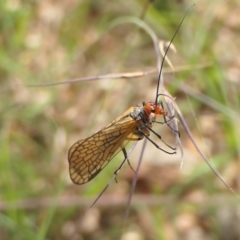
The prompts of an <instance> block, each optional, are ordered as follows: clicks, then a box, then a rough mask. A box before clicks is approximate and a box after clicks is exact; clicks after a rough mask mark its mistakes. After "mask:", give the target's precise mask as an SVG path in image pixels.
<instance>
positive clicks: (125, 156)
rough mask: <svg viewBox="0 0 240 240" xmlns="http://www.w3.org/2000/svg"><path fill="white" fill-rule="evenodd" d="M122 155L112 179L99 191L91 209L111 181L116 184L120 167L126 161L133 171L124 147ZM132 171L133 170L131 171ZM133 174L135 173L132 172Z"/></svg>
mask: <svg viewBox="0 0 240 240" xmlns="http://www.w3.org/2000/svg"><path fill="white" fill-rule="evenodd" d="M122 151H123V154H124V160H123V161H122V163H121V165H120V166H119V167H118V169H117V170H116V171H115V172H114V175H113V177H112V178H111V180H110V181H109V182H108V183H107V185H106V186H105V187H104V189H103V190H102V191H101V193H100V194H99V195H98V197H97V198H96V199H95V200H94V202H93V203H92V205H91V206H90V208H91V207H93V206H94V205H95V203H96V202H97V201H98V199H99V198H100V197H101V196H102V195H103V193H104V192H105V191H106V190H107V188H108V187H109V186H110V184H111V183H112V181H113V179H114V180H115V182H116V183H118V181H117V175H118V173H119V171H120V170H121V168H122V166H123V165H124V163H125V162H126V161H128V164H129V166H130V167H131V169H132V170H133V168H132V166H131V165H130V162H129V159H128V156H127V151H126V149H125V147H123V148H122ZM133 171H134V170H133ZM134 172H135V171H134Z"/></svg>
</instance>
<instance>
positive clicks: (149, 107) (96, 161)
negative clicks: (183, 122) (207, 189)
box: [68, 14, 186, 184]
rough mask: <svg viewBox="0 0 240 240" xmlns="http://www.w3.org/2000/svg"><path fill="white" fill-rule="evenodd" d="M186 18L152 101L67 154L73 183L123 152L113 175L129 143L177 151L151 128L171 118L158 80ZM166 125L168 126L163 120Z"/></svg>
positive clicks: (90, 175) (84, 180)
mask: <svg viewBox="0 0 240 240" xmlns="http://www.w3.org/2000/svg"><path fill="white" fill-rule="evenodd" d="M185 16H186V14H185ZM185 16H184V17H183V19H182V21H181V23H180V24H179V26H178V28H177V30H176V32H175V34H174V35H173V37H172V39H171V41H170V43H169V44H168V46H167V49H166V51H165V54H164V56H163V59H162V63H161V67H160V72H159V77H158V83H157V91H156V98H155V101H153V102H147V103H145V102H143V105H142V106H135V107H131V108H129V109H128V110H127V111H126V112H125V113H123V114H122V115H121V116H120V117H118V118H117V119H115V120H114V121H113V122H111V123H110V124H109V125H107V126H106V127H104V128H103V129H101V130H100V131H98V132H96V133H94V134H92V135H90V136H88V137H87V138H85V139H82V140H79V141H77V142H76V143H75V144H73V146H72V147H71V148H70V150H69V152H68V161H69V173H70V177H71V179H72V181H73V182H74V183H76V184H85V183H87V182H89V181H90V180H92V179H93V178H94V177H96V176H97V175H98V174H99V173H100V172H101V171H102V169H103V168H104V167H105V166H106V165H107V164H108V163H109V162H110V161H111V160H112V159H113V158H114V156H115V155H116V154H117V153H118V152H119V151H122V152H123V154H124V160H123V162H122V164H121V165H120V167H119V168H118V169H117V171H115V176H116V175H117V172H118V170H120V169H121V167H122V165H123V163H124V162H125V161H126V160H127V161H128V156H127V152H126V149H125V147H126V144H127V143H128V142H129V141H139V140H142V139H143V138H147V139H148V140H149V141H150V142H151V143H152V144H153V145H155V146H156V147H157V148H158V149H160V150H162V151H164V152H166V153H168V154H175V153H176V149H175V148H173V147H171V146H170V145H168V144H167V143H165V142H164V141H163V139H162V138H161V136H160V135H159V134H158V133H156V132H155V131H154V130H153V129H152V125H153V123H154V122H157V121H156V118H157V116H158V115H162V116H164V117H168V118H169V120H171V119H172V118H173V117H174V116H168V113H167V112H166V111H165V110H164V108H163V104H162V102H160V101H158V97H159V96H161V95H164V94H159V93H158V91H159V86H160V81H161V74H162V68H163V64H164V61H165V58H166V55H167V52H168V50H169V48H170V45H171V43H172V41H173V40H174V38H175V36H176V34H177V32H178V30H179V28H180V27H181V24H182V22H183V20H184V18H185ZM165 122H166V123H167V121H166V118H165ZM169 127H170V128H171V129H172V130H173V131H175V132H176V133H177V134H179V132H178V131H177V130H175V129H173V128H172V127H171V126H170V125H169ZM150 133H153V134H155V135H156V136H157V137H158V138H159V139H160V140H161V141H162V142H164V144H165V145H167V146H168V147H170V148H171V149H172V150H173V151H172V152H168V151H166V150H164V149H163V148H161V147H160V146H158V144H156V143H155V142H154V141H153V140H152V139H151V138H150V137H149V136H150ZM128 163H129V161H128ZM129 165H130V164H129ZM115 180H116V178H115Z"/></svg>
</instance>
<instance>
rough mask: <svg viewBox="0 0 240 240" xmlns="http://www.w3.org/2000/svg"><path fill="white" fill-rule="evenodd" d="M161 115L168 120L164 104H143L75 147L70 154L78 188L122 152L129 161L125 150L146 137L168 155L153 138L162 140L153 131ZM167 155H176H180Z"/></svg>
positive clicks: (130, 109) (79, 142) (74, 178)
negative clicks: (154, 124)
mask: <svg viewBox="0 0 240 240" xmlns="http://www.w3.org/2000/svg"><path fill="white" fill-rule="evenodd" d="M158 115H163V116H167V112H166V111H165V110H164V109H163V108H162V107H161V103H160V102H157V103H156V102H147V103H144V102H143V105H142V106H135V107H131V108H129V109H128V110H127V111H126V112H125V113H123V114H122V115H121V116H120V117H118V118H117V119H116V120H114V121H113V122H111V123H110V124H109V125H107V126H106V127H104V128H103V129H101V130H100V131H98V132H96V133H94V134H92V135H90V136H89V137H87V138H85V139H82V140H79V141H77V142H76V143H75V144H73V146H72V147H71V148H70V150H69V152H68V160H69V172H70V177H71V179H72V181H73V182H74V183H76V184H84V183H87V182H89V181H90V180H92V179H93V178H94V177H95V176H97V174H98V173H99V172H100V171H101V170H102V169H103V168H104V167H105V166H106V165H107V164H108V163H109V162H110V161H111V160H112V159H113V157H114V156H115V155H116V154H117V153H118V152H119V151H121V150H122V151H123V154H124V157H125V159H124V161H125V160H126V159H127V153H126V149H125V146H126V144H127V143H128V142H129V141H139V140H142V139H143V138H144V137H146V138H147V139H148V140H149V141H150V142H152V143H153V144H154V145H155V146H156V147H157V148H158V149H160V150H162V151H164V152H167V151H165V150H164V149H162V148H161V147H159V146H158V145H157V144H156V143H155V142H153V140H151V139H150V137H149V136H150V132H153V133H154V134H155V135H157V136H158V137H159V138H160V139H161V136H160V135H158V134H157V133H156V132H155V131H153V130H152V124H153V123H154V122H155V121H156V117H157V116H158ZM165 144H166V143H165ZM166 145H167V144H166ZM167 146H169V145H167ZM169 147H170V146H169ZM172 149H174V148H172ZM167 153H169V154H174V153H176V152H175V151H173V152H167Z"/></svg>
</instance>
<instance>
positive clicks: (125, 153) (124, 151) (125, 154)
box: [122, 148, 136, 173]
mask: <svg viewBox="0 0 240 240" xmlns="http://www.w3.org/2000/svg"><path fill="white" fill-rule="evenodd" d="M122 151H123V154H124V157H125V158H126V159H127V162H128V165H129V167H130V168H131V169H132V170H133V172H134V173H136V171H135V170H134V169H133V167H132V165H131V164H130V161H129V159H128V156H127V151H126V149H125V148H123V149H122Z"/></svg>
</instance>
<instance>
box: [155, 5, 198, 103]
mask: <svg viewBox="0 0 240 240" xmlns="http://www.w3.org/2000/svg"><path fill="white" fill-rule="evenodd" d="M194 6H195V4H193V5H192V6H191V7H190V8H188V10H187V12H186V13H185V14H184V16H183V18H182V20H181V22H180V24H179V25H178V27H177V29H176V31H175V33H174V34H173V37H172V39H171V41H170V42H169V44H168V46H167V49H166V51H165V53H164V55H163V59H162V62H161V66H160V71H159V75H158V82H157V91H156V99H155V104H157V102H158V101H157V100H158V96H159V86H160V83H161V78H162V70H163V64H164V62H165V59H166V56H167V53H168V50H169V48H170V46H171V44H172V42H173V40H174V39H175V37H176V35H177V33H178V31H179V29H180V28H181V26H182V23H183V21H184V19H185V17H186V16H187V14H188V12H189V11H190V10H191V8H192V7H194Z"/></svg>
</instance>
